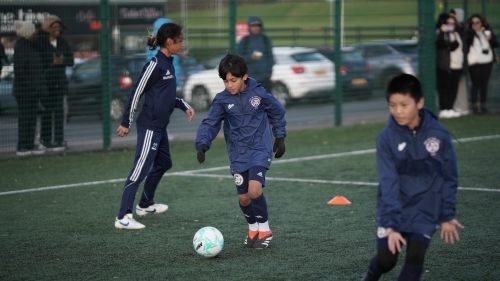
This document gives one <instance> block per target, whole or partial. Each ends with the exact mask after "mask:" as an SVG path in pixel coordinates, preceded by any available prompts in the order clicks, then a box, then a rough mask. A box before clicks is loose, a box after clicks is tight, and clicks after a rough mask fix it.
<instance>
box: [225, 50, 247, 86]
mask: <svg viewBox="0 0 500 281" xmlns="http://www.w3.org/2000/svg"><path fill="white" fill-rule="evenodd" d="M228 73H231V75H233V76H234V77H238V78H241V77H243V76H245V74H248V66H247V62H246V61H245V59H244V58H243V57H242V56H240V55H238V54H230V53H227V55H226V56H225V57H224V58H222V60H221V61H220V63H219V77H220V78H222V80H226V76H227V74H228Z"/></svg>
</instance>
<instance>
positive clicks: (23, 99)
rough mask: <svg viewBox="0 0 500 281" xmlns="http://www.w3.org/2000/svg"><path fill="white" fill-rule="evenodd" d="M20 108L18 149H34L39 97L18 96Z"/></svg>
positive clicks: (18, 106)
mask: <svg viewBox="0 0 500 281" xmlns="http://www.w3.org/2000/svg"><path fill="white" fill-rule="evenodd" d="M16 100H17V108H18V116H19V117H18V126H17V128H18V130H17V150H21V149H26V150H32V149H33V143H34V141H35V130H36V114H37V110H38V100H39V99H38V97H35V96H29V95H23V96H16Z"/></svg>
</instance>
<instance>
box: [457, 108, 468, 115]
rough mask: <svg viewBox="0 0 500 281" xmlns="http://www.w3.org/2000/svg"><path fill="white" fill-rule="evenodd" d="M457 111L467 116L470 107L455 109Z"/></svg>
mask: <svg viewBox="0 0 500 281" xmlns="http://www.w3.org/2000/svg"><path fill="white" fill-rule="evenodd" d="M454 110H455V111H456V112H458V113H460V116H466V115H469V114H470V112H469V110H468V109H465V110H461V109H454Z"/></svg>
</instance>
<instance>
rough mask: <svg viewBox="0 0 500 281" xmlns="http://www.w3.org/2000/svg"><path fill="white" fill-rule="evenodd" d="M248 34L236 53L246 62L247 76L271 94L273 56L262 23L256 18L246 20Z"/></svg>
mask: <svg viewBox="0 0 500 281" xmlns="http://www.w3.org/2000/svg"><path fill="white" fill-rule="evenodd" d="M248 28H249V31H250V32H249V34H248V35H247V36H245V37H243V38H242V39H241V41H240V43H239V45H238V53H239V54H240V55H241V56H242V57H243V58H244V59H245V60H246V61H247V64H248V73H249V75H250V76H251V77H252V78H254V79H255V80H257V82H259V83H260V84H261V85H262V87H264V89H266V91H267V92H270V93H271V90H272V82H271V75H272V74H273V66H274V56H273V43H272V41H271V38H269V36H267V35H266V34H264V33H263V29H264V26H263V22H262V19H261V18H260V17H258V16H250V17H249V18H248Z"/></svg>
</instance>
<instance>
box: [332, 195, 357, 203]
mask: <svg viewBox="0 0 500 281" xmlns="http://www.w3.org/2000/svg"><path fill="white" fill-rule="evenodd" d="M349 204H351V201H349V200H347V198H345V197H344V196H341V195H339V196H335V197H333V199H332V200H330V201H328V205H349Z"/></svg>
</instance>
